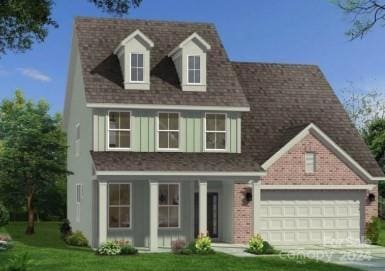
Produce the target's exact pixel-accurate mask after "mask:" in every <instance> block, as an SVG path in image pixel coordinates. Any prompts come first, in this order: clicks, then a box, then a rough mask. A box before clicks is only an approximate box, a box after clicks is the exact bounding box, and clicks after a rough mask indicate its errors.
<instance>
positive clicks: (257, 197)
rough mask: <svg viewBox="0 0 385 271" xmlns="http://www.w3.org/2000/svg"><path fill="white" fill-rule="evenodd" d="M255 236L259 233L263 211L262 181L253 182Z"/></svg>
mask: <svg viewBox="0 0 385 271" xmlns="http://www.w3.org/2000/svg"><path fill="white" fill-rule="evenodd" d="M252 193H253V234H254V235H257V234H258V233H259V221H260V211H261V181H253V183H252Z"/></svg>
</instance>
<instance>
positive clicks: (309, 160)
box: [305, 152, 316, 173]
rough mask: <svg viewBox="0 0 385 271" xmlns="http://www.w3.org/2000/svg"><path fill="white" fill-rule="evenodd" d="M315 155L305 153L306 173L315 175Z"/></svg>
mask: <svg viewBox="0 0 385 271" xmlns="http://www.w3.org/2000/svg"><path fill="white" fill-rule="evenodd" d="M315 162H316V161H315V153H314V152H307V153H305V173H314V172H315Z"/></svg>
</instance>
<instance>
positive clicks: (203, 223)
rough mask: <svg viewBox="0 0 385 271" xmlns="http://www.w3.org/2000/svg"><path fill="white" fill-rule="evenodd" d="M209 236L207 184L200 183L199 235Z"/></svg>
mask: <svg viewBox="0 0 385 271" xmlns="http://www.w3.org/2000/svg"><path fill="white" fill-rule="evenodd" d="M201 233H202V234H207V182H204V181H199V234H201Z"/></svg>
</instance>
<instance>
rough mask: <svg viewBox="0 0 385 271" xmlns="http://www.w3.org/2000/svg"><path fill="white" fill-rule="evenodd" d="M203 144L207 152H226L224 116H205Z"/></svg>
mask: <svg viewBox="0 0 385 271" xmlns="http://www.w3.org/2000/svg"><path fill="white" fill-rule="evenodd" d="M205 142H206V145H205V149H206V150H208V151H210V150H214V151H215V150H221V151H224V150H226V114H217V113H207V114H206V127H205Z"/></svg>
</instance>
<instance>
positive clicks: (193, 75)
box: [188, 56, 201, 84]
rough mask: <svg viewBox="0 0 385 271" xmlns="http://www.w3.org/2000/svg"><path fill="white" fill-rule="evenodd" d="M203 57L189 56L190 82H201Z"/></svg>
mask: <svg viewBox="0 0 385 271" xmlns="http://www.w3.org/2000/svg"><path fill="white" fill-rule="evenodd" d="M200 62H201V57H200V56H189V57H188V83H189V84H200V82H201V63H200Z"/></svg>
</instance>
